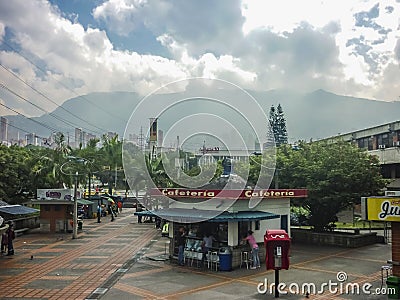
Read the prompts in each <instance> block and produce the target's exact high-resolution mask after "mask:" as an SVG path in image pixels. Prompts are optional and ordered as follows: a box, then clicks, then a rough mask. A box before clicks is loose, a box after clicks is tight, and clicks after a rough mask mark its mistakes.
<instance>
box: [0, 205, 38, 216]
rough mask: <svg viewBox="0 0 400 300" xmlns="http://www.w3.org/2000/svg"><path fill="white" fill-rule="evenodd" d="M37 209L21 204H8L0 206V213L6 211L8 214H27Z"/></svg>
mask: <svg viewBox="0 0 400 300" xmlns="http://www.w3.org/2000/svg"><path fill="white" fill-rule="evenodd" d="M38 211H39V210H37V209H35V208H31V207H27V206H22V205H8V206H0V213H6V214H9V215H29V214H32V213H35V212H38Z"/></svg>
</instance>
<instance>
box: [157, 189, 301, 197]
mask: <svg viewBox="0 0 400 300" xmlns="http://www.w3.org/2000/svg"><path fill="white" fill-rule="evenodd" d="M151 195H152V196H167V197H171V198H233V199H250V198H252V197H255V198H305V197H307V190H306V189H272V190H271V189H268V190H262V189H260V190H196V189H193V190H192V189H151Z"/></svg>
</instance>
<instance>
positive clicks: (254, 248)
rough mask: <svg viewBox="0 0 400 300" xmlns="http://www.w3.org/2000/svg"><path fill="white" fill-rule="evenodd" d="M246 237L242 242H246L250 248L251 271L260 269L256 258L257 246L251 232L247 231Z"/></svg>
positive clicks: (257, 257) (258, 259) (258, 260)
mask: <svg viewBox="0 0 400 300" xmlns="http://www.w3.org/2000/svg"><path fill="white" fill-rule="evenodd" d="M247 233H248V235H247V237H245V238H244V239H243V240H245V241H248V242H249V245H250V247H251V253H252V256H253V266H252V267H251V269H257V268H260V258H259V256H258V245H257V242H256V239H255V238H254V235H253V233H254V232H253V231H251V230H249V231H248V232H247Z"/></svg>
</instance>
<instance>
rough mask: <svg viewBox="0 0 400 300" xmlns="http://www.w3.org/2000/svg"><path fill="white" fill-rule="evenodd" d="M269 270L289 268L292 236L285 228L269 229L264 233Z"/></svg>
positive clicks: (266, 260)
mask: <svg viewBox="0 0 400 300" xmlns="http://www.w3.org/2000/svg"><path fill="white" fill-rule="evenodd" d="M264 245H265V248H266V257H265V263H266V266H267V270H270V269H274V270H280V269H285V270H287V269H289V249H290V237H289V235H288V234H287V232H286V231H285V230H282V229H274V230H267V232H266V233H265V235H264Z"/></svg>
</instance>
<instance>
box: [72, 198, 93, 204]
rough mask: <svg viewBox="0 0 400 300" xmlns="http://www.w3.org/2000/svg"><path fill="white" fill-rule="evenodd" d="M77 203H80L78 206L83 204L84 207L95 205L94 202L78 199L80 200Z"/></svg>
mask: <svg viewBox="0 0 400 300" xmlns="http://www.w3.org/2000/svg"><path fill="white" fill-rule="evenodd" d="M76 202H78V204H83V205H92V204H93V202H92V201H89V200H86V199H78V200H76Z"/></svg>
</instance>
